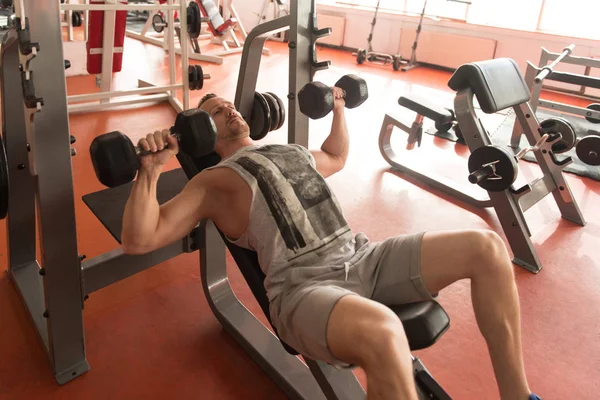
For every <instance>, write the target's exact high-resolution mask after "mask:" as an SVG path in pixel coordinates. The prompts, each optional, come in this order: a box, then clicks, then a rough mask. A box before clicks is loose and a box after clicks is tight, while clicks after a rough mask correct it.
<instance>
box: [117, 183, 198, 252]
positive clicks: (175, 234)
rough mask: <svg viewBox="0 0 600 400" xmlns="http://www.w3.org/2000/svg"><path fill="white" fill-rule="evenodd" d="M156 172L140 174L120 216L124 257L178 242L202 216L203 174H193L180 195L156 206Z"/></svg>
mask: <svg viewBox="0 0 600 400" xmlns="http://www.w3.org/2000/svg"><path fill="white" fill-rule="evenodd" d="M159 175H160V174H159V173H155V172H151V171H144V172H142V171H140V174H139V176H138V179H137V180H136V182H135V184H134V186H133V189H132V191H131V194H130V196H129V199H128V200H127V204H126V206H125V213H124V214H123V231H122V234H121V244H122V247H123V251H124V252H125V253H127V254H145V253H149V252H151V251H153V250H156V249H159V248H161V247H164V246H167V245H169V244H171V243H174V242H176V241H178V240H181V239H182V238H183V237H185V236H186V235H187V234H189V233H190V232H191V231H192V229H194V227H195V226H196V225H197V224H198V222H199V221H200V220H202V219H204V218H207V217H208V216H207V215H206V214H207V212H206V207H205V204H206V194H207V185H206V179H205V176H206V174H205V173H200V174H198V175H196V176H195V177H194V178H193V179H192V180H191V181H190V182H188V184H187V185H186V186H185V187H184V188H183V190H182V191H181V193H179V194H178V195H177V196H175V197H174V198H172V199H171V200H169V201H168V202H166V203H164V204H162V205H159V204H158V200H157V198H156V188H157V182H158V176H159Z"/></svg>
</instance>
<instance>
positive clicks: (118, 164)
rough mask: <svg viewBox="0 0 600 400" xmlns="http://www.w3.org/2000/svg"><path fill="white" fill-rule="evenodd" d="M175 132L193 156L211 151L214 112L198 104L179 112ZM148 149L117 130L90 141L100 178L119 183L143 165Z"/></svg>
mask: <svg viewBox="0 0 600 400" xmlns="http://www.w3.org/2000/svg"><path fill="white" fill-rule="evenodd" d="M170 131H171V133H172V134H173V135H174V136H175V137H176V138H177V140H178V141H179V146H180V149H181V151H183V152H185V153H187V154H189V155H190V156H192V157H196V158H199V157H203V156H205V155H207V154H209V153H211V152H212V151H213V150H214V148H215V143H216V141H217V128H216V126H215V123H214V121H213V120H212V118H211V116H210V115H209V114H208V113H207V112H205V111H203V110H200V109H198V108H195V109H192V110H186V111H183V112H181V113H179V114H177V118H176V119H175V125H173V126H172V127H171V128H170ZM149 153H150V152H147V151H145V150H143V149H142V148H140V147H139V146H138V147H136V146H134V145H133V143H132V141H131V140H130V139H129V138H128V137H127V136H125V135H124V134H123V133H121V132H118V131H114V132H110V133H106V134H104V135H101V136H98V137H97V138H95V139H94V140H93V141H92V144H91V145H90V155H91V158H92V164H93V166H94V172H95V173H96V176H97V177H98V180H99V181H100V182H101V183H102V184H104V185H106V186H108V187H115V186H119V185H123V184H125V183H127V182H131V181H132V180H133V179H134V178H135V175H136V173H137V170H138V169H139V156H143V155H147V154H149Z"/></svg>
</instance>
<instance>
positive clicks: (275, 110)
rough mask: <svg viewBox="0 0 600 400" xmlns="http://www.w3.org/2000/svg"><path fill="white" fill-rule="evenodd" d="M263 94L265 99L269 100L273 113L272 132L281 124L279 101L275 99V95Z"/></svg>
mask: <svg viewBox="0 0 600 400" xmlns="http://www.w3.org/2000/svg"><path fill="white" fill-rule="evenodd" d="M262 95H263V96H264V98H265V100H267V104H268V105H269V115H271V124H270V127H269V132H271V131H274V130H275V129H277V125H279V110H278V108H279V104H277V101H275V99H274V98H273V96H271V95H270V94H269V93H263V94H262Z"/></svg>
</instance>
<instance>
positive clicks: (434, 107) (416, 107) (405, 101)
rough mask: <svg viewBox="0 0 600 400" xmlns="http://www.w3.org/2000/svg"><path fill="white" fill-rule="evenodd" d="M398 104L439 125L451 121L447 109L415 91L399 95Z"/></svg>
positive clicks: (450, 114) (451, 118) (450, 115)
mask: <svg viewBox="0 0 600 400" xmlns="http://www.w3.org/2000/svg"><path fill="white" fill-rule="evenodd" d="M398 104H400V105H401V106H403V107H406V108H408V109H409V110H413V111H414V112H416V113H417V114H420V115H422V116H424V117H426V118H429V119H431V120H433V121H435V122H436V123H438V124H441V125H443V124H447V123H449V122H452V120H453V119H454V116H453V115H452V113H451V112H450V111H449V110H448V109H446V108H444V107H442V106H440V105H439V104H436V103H435V102H433V101H430V100H429V99H427V98H425V97H423V96H419V95H418V94H415V93H408V94H405V95H404V96H402V97H400V98H399V99H398Z"/></svg>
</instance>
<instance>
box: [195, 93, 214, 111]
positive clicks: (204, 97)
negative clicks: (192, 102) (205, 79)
mask: <svg viewBox="0 0 600 400" xmlns="http://www.w3.org/2000/svg"><path fill="white" fill-rule="evenodd" d="M215 97H218V96H217V95H216V94H214V93H208V94H205V95H204V96H203V97H202V98H201V99H200V102H199V103H198V108H200V107H202V104H204V103H205V102H207V101H208V100H210V99H212V98H215Z"/></svg>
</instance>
